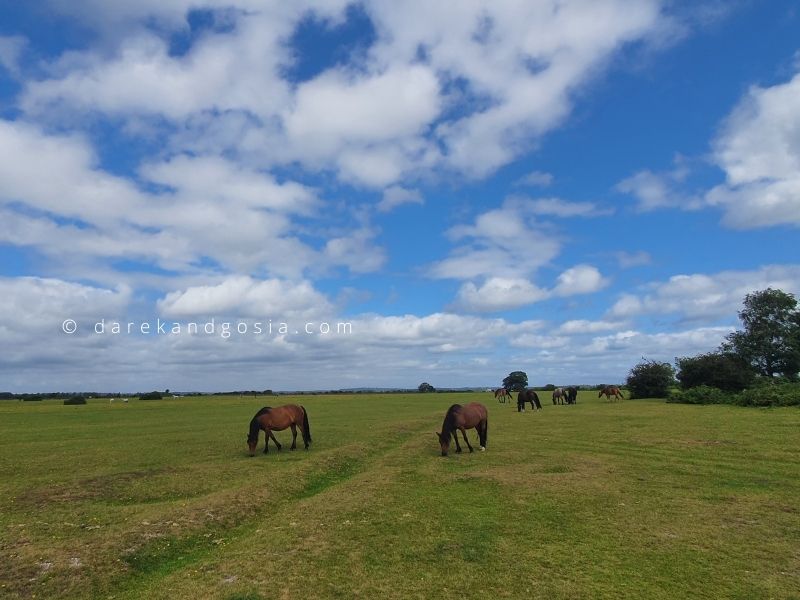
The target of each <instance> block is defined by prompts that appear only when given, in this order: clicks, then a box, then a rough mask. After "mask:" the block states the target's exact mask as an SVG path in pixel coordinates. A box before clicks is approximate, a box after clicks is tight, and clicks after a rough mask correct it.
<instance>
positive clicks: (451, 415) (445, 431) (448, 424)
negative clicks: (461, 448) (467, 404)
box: [442, 404, 461, 435]
mask: <svg viewBox="0 0 800 600" xmlns="http://www.w3.org/2000/svg"><path fill="white" fill-rule="evenodd" d="M460 411H461V405H460V404H453V406H451V407H450V408H448V409H447V414H445V416H444V423H442V435H450V433H451V432H452V431H453V430H454V429H455V428H456V424H455V420H456V415H457V414H458V413H459V412H460Z"/></svg>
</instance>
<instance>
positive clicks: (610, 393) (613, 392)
mask: <svg viewBox="0 0 800 600" xmlns="http://www.w3.org/2000/svg"><path fill="white" fill-rule="evenodd" d="M603 394H605V396H606V398H608V399H609V400H611V398H612V397H613V398H614V400H624V399H625V397H624V396H623V395H622V392H620V391H619V388H618V387H617V386H616V385H605V386H603V389H602V390H600V393H599V394H597V397H598V398H602V397H603Z"/></svg>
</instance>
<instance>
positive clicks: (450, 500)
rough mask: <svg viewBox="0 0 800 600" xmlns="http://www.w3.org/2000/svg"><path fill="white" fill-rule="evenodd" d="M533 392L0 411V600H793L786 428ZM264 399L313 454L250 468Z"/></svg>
mask: <svg viewBox="0 0 800 600" xmlns="http://www.w3.org/2000/svg"><path fill="white" fill-rule="evenodd" d="M541 396H542V398H543V400H545V402H544V410H543V411H541V412H536V413H534V412H530V411H528V412H525V413H522V414H520V413H517V412H516V408H515V407H512V405H509V404H498V403H496V402H495V401H494V399H493V398H492V397H491V394H488V393H481V394H408V395H366V394H359V395H337V396H303V397H301V398H291V397H281V398H256V399H253V398H240V397H204V398H174V399H165V400H160V401H150V402H146V401H135V400H132V401H131V402H130V403H128V404H122V403H118V402H115V403H109V402H108V401H107V400H104V401H99V400H94V401H92V400H90V401H89V404H88V405H86V406H63V405H62V404H61V403H60V402H51V401H44V402H25V403H23V402H16V401H8V402H2V403H0V586H2V587H0V597H3V598H34V597H36V598H121V599H124V598H131V599H133V598H190V597H193V598H222V599H228V600H234V599H240V600H244V599H257V598H353V597H362V598H378V597H382V598H494V597H500V598H505V597H507V598H523V597H524V598H548V599H550V598H570V599H574V598H648V599H654V598H665V599H667V598H669V599H674V598H708V599H717V598H741V599H747V600H752V599H758V598H800V501H798V498H800V454H799V453H798V450H799V449H800V410H798V409H797V408H780V409H753V408H739V407H732V406H687V405H670V404H665V403H663V402H661V401H630V400H626V401H624V402H616V403H611V402H607V401H605V399H604V400H602V401H599V400H598V399H597V398H596V392H594V393H592V392H581V393H580V395H579V398H578V404H577V405H576V406H552V405H551V404H550V402H549V398H547V396H548V395H547V394H543V395H541ZM471 400H479V401H482V402H484V403H485V404H486V406H487V407H488V408H489V438H488V450H487V451H486V452H475V453H474V454H469V453H467V452H465V453H464V454H461V455H456V454H454V453H451V455H450V456H449V457H447V458H442V457H440V456H439V446H438V443H437V440H436V438H435V436H434V432H435V431H438V430H439V429H440V426H441V422H442V418H443V416H444V413H445V410H446V409H447V407H448V406H449V405H450V404H452V403H454V402H459V403H464V402H468V401H471ZM284 402H298V403H301V404H303V405H304V406H305V407H306V409H307V410H308V413H309V417H310V423H311V431H312V436H313V439H314V443H313V444H312V447H311V450H310V451H308V452H306V451H304V450H302V444H300V449H299V450H297V451H295V452H289V451H288V446H289V441H290V439H291V435H290V433H289V432H288V431H285V432H279V433H277V434H276V435H277V437H278V439H279V440H281V442H282V443H283V444H284V450H283V451H282V452H280V453H278V452H275V451H274V449H272V450H271V451H270V454H269V455H267V456H264V455H263V454H261V453H260V452H259V454H257V455H256V456H255V457H253V458H250V457H249V456H247V452H246V444H245V437H246V433H247V425H248V423H249V420H250V418H251V417H252V415H253V414H254V413H255V412H256V410H257V409H258V408H260V407H261V406H263V405H265V404H272V405H275V404H279V403H284ZM470 439H471V440H475V439H476V434H475V432H474V431H472V432H471V438H470ZM298 441H301V440H298ZM473 445H475V446H476V447H477V444H475V443H473ZM262 447H263V434H262V440H261V441H260V443H259V450H261V448H262ZM453 450H454V448H453ZM465 450H466V448H465Z"/></svg>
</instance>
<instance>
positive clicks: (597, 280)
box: [553, 265, 608, 296]
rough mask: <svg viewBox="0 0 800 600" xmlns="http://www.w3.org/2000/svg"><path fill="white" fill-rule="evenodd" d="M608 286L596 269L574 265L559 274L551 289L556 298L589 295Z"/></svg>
mask: <svg viewBox="0 0 800 600" xmlns="http://www.w3.org/2000/svg"><path fill="white" fill-rule="evenodd" d="M607 285H608V280H607V279H606V278H605V277H603V275H602V274H601V273H600V271H599V270H598V269H597V267H593V266H592V265H576V266H574V267H571V268H569V269H567V270H566V271H564V272H563V273H561V274H560V275H559V276H558V282H557V284H556V287H555V288H554V289H553V294H555V295H556V296H573V295H575V294H591V293H593V292H596V291H598V290H601V289H603V288H604V287H606V286H607Z"/></svg>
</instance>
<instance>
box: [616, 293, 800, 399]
mask: <svg viewBox="0 0 800 600" xmlns="http://www.w3.org/2000/svg"><path fill="white" fill-rule="evenodd" d="M738 314H739V319H740V321H741V323H742V329H741V330H737V331H734V332H733V333H731V334H729V335H728V336H726V337H725V340H724V341H723V342H722V344H721V345H720V346H719V347H718V348H717V349H716V350H712V351H710V352H706V353H703V354H698V355H696V356H684V357H676V358H675V368H673V366H672V365H671V364H670V363H666V362H659V361H655V360H647V359H644V360H643V361H642V362H640V363H639V364H637V365H636V366H634V367H633V368H632V369H631V371H630V373H629V374H628V379H627V386H628V388H629V389H630V391H631V397H632V398H668V399H669V400H670V401H672V402H685V403H694V404H707V403H708V404H710V403H733V404H744V405H750V404H755V405H781V404H800V385H798V384H797V381H798V373H799V372H800V310H799V309H798V303H797V299H796V298H795V297H794V295H792V294H790V293H787V292H784V291H782V290H778V289H772V288H767V289H765V290H761V291H756V292H753V293H750V294H747V295H746V296H745V298H744V302H743V308H742V310H741V311H739V313H738ZM675 386H678V387H679V389H677V390H675V389H673V388H675Z"/></svg>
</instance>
